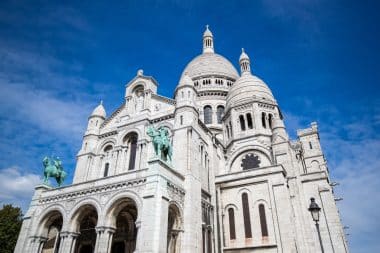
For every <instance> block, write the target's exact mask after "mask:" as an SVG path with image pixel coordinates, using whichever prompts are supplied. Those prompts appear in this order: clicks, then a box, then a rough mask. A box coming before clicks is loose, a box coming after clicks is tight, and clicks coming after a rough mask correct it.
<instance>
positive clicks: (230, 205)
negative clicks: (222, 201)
mask: <svg viewBox="0 0 380 253" xmlns="http://www.w3.org/2000/svg"><path fill="white" fill-rule="evenodd" d="M228 208H233V209H235V210H236V211H238V210H239V208H238V206H237V205H235V204H233V203H229V204H227V205H225V206H224V211H225V212H226V211H227V210H228Z"/></svg>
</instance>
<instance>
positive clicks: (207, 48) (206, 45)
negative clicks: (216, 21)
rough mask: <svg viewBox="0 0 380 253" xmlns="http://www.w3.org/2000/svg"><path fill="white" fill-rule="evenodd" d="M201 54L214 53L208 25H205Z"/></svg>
mask: <svg viewBox="0 0 380 253" xmlns="http://www.w3.org/2000/svg"><path fill="white" fill-rule="evenodd" d="M203 53H214V40H213V36H212V32H211V31H210V30H209V29H208V25H206V30H205V32H204V33H203Z"/></svg>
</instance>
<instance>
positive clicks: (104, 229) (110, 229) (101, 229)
mask: <svg viewBox="0 0 380 253" xmlns="http://www.w3.org/2000/svg"><path fill="white" fill-rule="evenodd" d="M95 230H96V232H97V233H105V232H107V233H110V234H113V233H115V232H116V228H114V227H107V226H98V227H96V228H95Z"/></svg>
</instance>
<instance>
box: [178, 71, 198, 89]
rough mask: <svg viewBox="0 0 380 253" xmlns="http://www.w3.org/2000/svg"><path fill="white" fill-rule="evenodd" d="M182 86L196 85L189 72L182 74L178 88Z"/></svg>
mask: <svg viewBox="0 0 380 253" xmlns="http://www.w3.org/2000/svg"><path fill="white" fill-rule="evenodd" d="M182 86H192V87H194V82H193V80H191V78H190V76H189V75H188V73H187V72H186V73H184V75H183V76H182V78H181V80H180V81H179V85H178V87H177V88H179V87H182Z"/></svg>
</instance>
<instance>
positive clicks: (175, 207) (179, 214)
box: [169, 200, 183, 229]
mask: <svg viewBox="0 0 380 253" xmlns="http://www.w3.org/2000/svg"><path fill="white" fill-rule="evenodd" d="M171 207H172V208H173V209H172V210H173V211H174V212H175V213H176V214H177V218H178V220H177V221H178V222H177V225H178V227H177V228H178V229H182V227H183V210H182V208H181V206H180V205H179V204H178V203H177V202H176V201H173V200H171V201H169V209H170V208H171Z"/></svg>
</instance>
